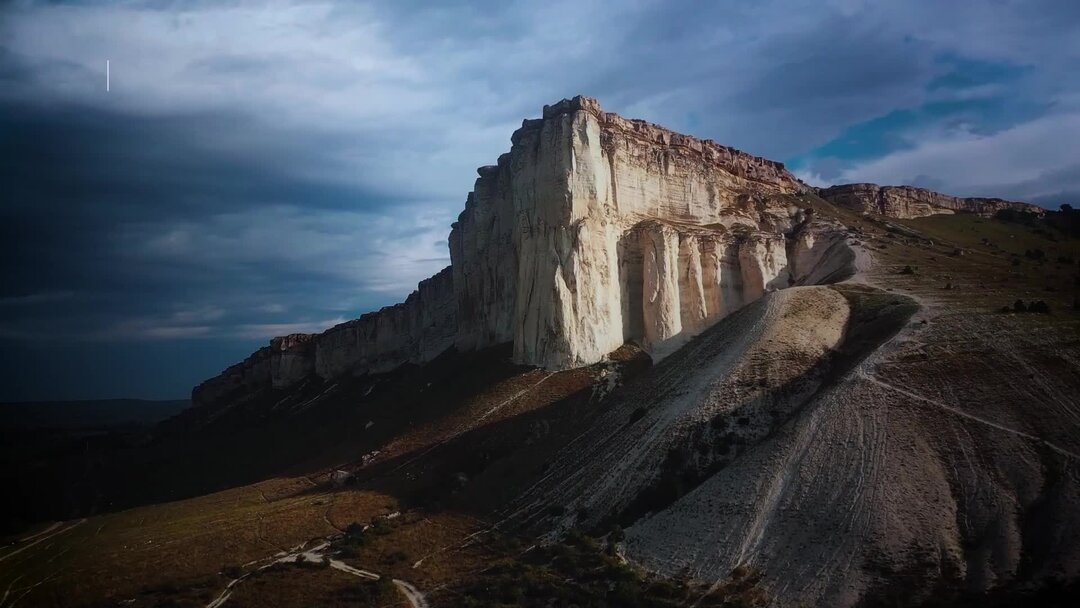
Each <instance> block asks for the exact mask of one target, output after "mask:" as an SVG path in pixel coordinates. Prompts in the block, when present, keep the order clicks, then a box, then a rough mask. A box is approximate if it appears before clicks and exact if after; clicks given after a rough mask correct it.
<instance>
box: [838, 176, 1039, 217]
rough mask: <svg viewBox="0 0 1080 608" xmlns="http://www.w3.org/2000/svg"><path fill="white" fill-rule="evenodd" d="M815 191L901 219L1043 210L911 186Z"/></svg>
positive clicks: (852, 206) (840, 202) (848, 205)
mask: <svg viewBox="0 0 1080 608" xmlns="http://www.w3.org/2000/svg"><path fill="white" fill-rule="evenodd" d="M817 194H818V196H820V197H821V198H823V199H825V200H827V201H829V202H831V203H833V204H836V205H838V206H840V207H846V208H848V209H854V210H855V211H869V212H873V213H880V214H881V215H887V216H889V217H895V218H901V219H904V218H913V217H923V216H927V215H936V214H943V213H946V214H947V213H955V212H960V213H976V214H978V215H984V216H991V215H994V214H995V213H997V212H998V211H1001V210H1003V209H1013V210H1016V211H1025V212H1031V213H1038V214H1042V213H1043V212H1044V211H1043V209H1042V208H1041V207H1038V206H1036V205H1031V204H1028V203H1018V202H1015V201H1007V200H1003V199H1000V198H978V197H974V198H960V197H956V196H949V195H947V194H941V193H938V192H933V191H931V190H926V189H925V188H915V187H913V186H878V185H877V184H843V185H839V186H832V187H829V188H820V189H818V190H817Z"/></svg>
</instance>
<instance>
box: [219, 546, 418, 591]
mask: <svg viewBox="0 0 1080 608" xmlns="http://www.w3.org/2000/svg"><path fill="white" fill-rule="evenodd" d="M329 547H330V541H329V540H324V541H322V542H321V543H319V544H318V545H315V546H314V547H312V548H310V549H306V550H305V549H303V545H301V546H300V547H298V548H296V549H295V550H293V551H292V552H290V553H288V554H286V555H281V554H280V553H279V554H276V555H274V556H272V557H269V558H266V559H267V560H268V561H267V563H266V564H263V565H262V566H260V567H258V568H256V569H255V570H252V571H251V572H248V573H246V574H244V575H243V576H241V577H239V578H235V579H233V580H231V581H229V584H228V585H226V586H225V589H224V590H222V592H221V594H220V595H218V596H217V597H216V598H214V600H213V601H212V602H210V603H209V604H207V605H206V608H219V607H220V606H222V605H224V604H225V602H227V601H228V600H229V597H231V596H232V593H233V588H234V587H236V585H238V584H239V583H240V582H241V581H243V580H244V579H246V578H247V577H249V576H251V575H252V574H254V573H255V572H258V571H260V570H265V569H267V568H269V567H270V566H273V565H274V564H290V563H296V562H297V561H299V560H301V559H302V560H303V561H305V562H310V563H317V564H319V563H323V562H326V563H327V564H328V565H329V566H330V567H331V568H333V569H334V570H338V571H340V572H344V573H346V574H349V575H352V576H355V577H358V578H362V579H365V580H369V581H377V580H379V579H381V578H382V575H380V574H378V573H375V572H371V571H370V570H363V569H361V568H356V567H354V566H350V565H349V564H346V563H345V562H343V561H341V560H337V559H333V558H331V557H329V556H328V555H326V554H325V553H324V552H325V551H326V550H327V549H328V548H329ZM391 582H392V583H394V586H395V587H397V589H398V591H400V592H401V594H402V595H404V596H405V598H406V599H407V600H408V601H409V605H411V606H412V608H430V604H429V603H428V601H427V597H426V596H424V594H423V593H422V592H421V591H420V590H419V589H417V588H416V586H414V585H413V584H412V583H410V582H408V581H403V580H400V579H396V578H395V579H391Z"/></svg>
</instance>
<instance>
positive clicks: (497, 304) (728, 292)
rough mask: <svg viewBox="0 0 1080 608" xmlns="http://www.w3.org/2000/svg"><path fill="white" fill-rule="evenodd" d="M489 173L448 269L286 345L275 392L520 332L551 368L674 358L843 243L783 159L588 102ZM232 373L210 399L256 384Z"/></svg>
mask: <svg viewBox="0 0 1080 608" xmlns="http://www.w3.org/2000/svg"><path fill="white" fill-rule="evenodd" d="M477 172H478V174H479V177H478V178H477V180H476V183H475V186H474V188H473V192H472V193H470V194H469V196H468V198H467V199H466V202H465V209H464V211H462V213H461V215H460V216H459V217H458V220H457V222H455V223H454V225H453V226H452V229H451V232H450V238H449V247H450V257H451V265H450V267H449V268H446V269H444V270H443V271H442V272H440V273H439V274H437V275H435V276H434V277H432V278H430V279H427V280H426V281H423V282H421V283H420V286H419V288H418V290H417V291H416V292H414V293H413V294H412V295H410V296H409V298H408V299H407V300H406V301H405V302H404V303H402V304H398V305H395V306H390V307H387V308H384V309H382V310H380V311H378V312H374V313H369V314H366V315H363V316H361V317H360V318H359V319H356V320H354V321H350V322H347V323H344V324H342V325H339V326H336V327H333V328H331V329H329V330H327V331H325V332H323V333H322V334H318V335H312V336H287V337H285V338H276V339H275V340H274V341H273V342H272V344H271V347H270V348H269V349H267V350H268V353H267V354H266V359H267V362H266V364H265V365H266V368H267V371H266V373H265V374H264V375H265V376H266V378H265V382H266V384H267V385H270V386H273V387H276V388H283V387H287V386H290V385H292V384H295V383H296V382H299V381H300V380H302V379H304V378H306V377H309V376H312V375H315V376H318V377H321V378H324V379H329V378H334V377H337V376H341V375H345V374H360V373H373V372H382V371H387V370H390V369H392V368H394V367H396V366H398V365H401V364H402V363H421V362H425V361H428V360H430V359H432V358H434V357H435V356H437V355H438V354H439V353H441V352H443V351H445V350H446V349H448V348H451V347H454V348H456V349H458V350H459V351H465V350H473V349H478V348H483V347H486V346H491V345H495V344H500V343H506V342H513V345H514V348H513V352H514V358H515V360H517V361H518V362H520V363H525V364H530V365H537V366H544V367H549V368H565V367H573V366H578V365H585V364H589V363H593V362H596V361H598V360H600V359H601V358H603V357H604V356H606V355H607V354H608V353H610V352H611V351H613V350H615V349H616V348H618V347H619V346H621V345H622V344H623V343H625V342H626V341H629V340H633V341H637V342H639V343H640V344H642V345H643V346H644V347H645V348H646V349H648V350H649V351H650V352H651V353H652V354H653V355H654V357H655V358H659V357H663V356H665V355H666V354H668V353H670V352H671V351H672V350H674V349H676V348H678V346H680V345H681V344H683V343H684V342H685V341H686V340H687V339H689V338H690V337H691V336H693V335H695V334H697V333H699V332H701V331H703V330H704V329H706V328H707V327H709V326H710V325H711V324H713V323H715V322H716V321H717V320H719V319H720V318H722V317H723V316H725V315H727V314H729V313H730V312H732V311H734V310H735V309H737V308H739V307H741V306H743V305H744V304H746V303H748V302H750V301H752V300H754V299H756V298H758V297H760V296H761V295H762V294H764V293H765V292H766V291H770V290H773V289H781V288H784V287H787V286H788V285H791V284H794V283H795V282H797V281H800V280H803V281H808V280H810V279H812V278H815V277H818V276H826V275H828V273H822V272H818V273H817V274H815V273H814V271H813V268H809V267H815V266H820V265H821V264H822V260H824V259H825V257H827V256H826V255H824V254H823V253H822V252H826V251H831V250H830V249H829V248H830V247H839V246H843V242H842V241H843V238H842V235H839V233H838V232H836V231H835V230H833V229H831V228H830V227H828V226H820V225H816V224H815V225H813V226H811V225H810V222H807V221H805V220H806V218H805V216H804V212H803V210H801V209H799V208H798V207H797V206H791V203H792V201H793V200H795V199H794V198H793V197H792V196H790V195H798V194H801V193H804V192H806V191H807V187H806V186H805V185H803V184H802V183H801V182H799V181H798V180H796V179H795V178H794V177H793V176H792V175H791V174H790V173H788V172H787V171H786V170H785V169H784V167H783V165H781V164H779V163H776V162H773V161H769V160H766V159H763V158H758V157H755V156H751V155H748V154H745V153H743V152H740V151H738V150H734V149H731V148H727V147H724V146H720V145H717V144H716V143H714V142H712V141H702V140H699V139H695V138H693V137H688V136H685V135H680V134H678V133H674V132H672V131H669V130H667V129H664V128H662V127H658V126H656V125H652V124H649V123H646V122H643V121H639V120H627V119H624V118H621V117H619V116H617V115H615V114H611V113H607V112H604V111H602V110H601V109H600V106H599V104H597V102H596V101H595V100H592V99H589V98H585V97H575V98H574V99H570V100H563V101H561V102H559V103H557V104H555V105H552V106H545V107H544V112H543V117H542V118H540V119H534V120H526V121H524V122H523V124H522V126H521V128H520V129H518V130H517V131H515V132H514V134H513V135H512V137H511V149H510V152H509V153H507V154H503V155H502V156H500V157H499V159H498V162H497V164H495V165H491V166H486V167H481V168H480V169H478V170H477ZM811 233H813V234H814V235H816V236H807V235H810V234H811ZM800 239H801V240H800ZM789 251H790V252H794V253H795V258H794V259H789V258H790V257H791V255H790V254H789ZM796 262H797V263H798V265H799V267H800V268H799V272H796V270H795V267H794V264H795V263H796ZM804 266H807V268H803V267H804ZM797 275H798V276H797ZM234 367H235V366H234ZM232 369H233V368H230V370H232ZM230 370H226V373H225V374H223V376H222V377H219V378H215V379H212V380H209V381H207V382H206V383H204V384H203V385H201V386H200V387H198V388H197V389H196V391H195V395H197V396H196V397H194V399H195V402H196V403H197V404H199V403H207V402H212V401H214V400H216V399H219V398H221V396H222V395H224V394H225V392H223V390H221V389H220V388H215V387H230V386H233V385H236V384H238V383H239V384H240V385H245V386H246V384H244V383H245V382H248V383H250V382H255V383H257V382H256V381H255V380H251V381H248V380H246V379H243V380H241V379H238V377H237V374H236V373H235V372H230ZM260 370H261V368H260ZM259 373H260V374H262V373H263V372H261V371H260V372H259ZM226 376H228V378H229V379H228V380H226V379H225V377H226ZM241 376H243V375H242V374H241ZM243 377H244V378H246V376H243ZM259 377H260V378H262V376H259Z"/></svg>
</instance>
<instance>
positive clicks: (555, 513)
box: [547, 505, 566, 517]
mask: <svg viewBox="0 0 1080 608" xmlns="http://www.w3.org/2000/svg"><path fill="white" fill-rule="evenodd" d="M547 514H548V515H550V516H552V517H562V516H563V515H565V514H566V507H564V506H562V505H548V508H547Z"/></svg>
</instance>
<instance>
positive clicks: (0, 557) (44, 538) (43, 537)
mask: <svg viewBox="0 0 1080 608" xmlns="http://www.w3.org/2000/svg"><path fill="white" fill-rule="evenodd" d="M84 522H86V520H85V519H79V520H76V521H75V523H73V524H71V525H70V526H67V527H62V528H60V529H58V530H57V529H56V526H58V525H59V524H53V526H51V527H49V528H48V529H46V530H44V531H42V532H40V533H38V534H35V535H33V536H27V537H26V538H24V539H23V540H28V539H31V538H36V539H37V540H35V541H34V542H31V543H27V544H25V545H23V546H21V547H19V548H18V549H15V550H14V551H12V552H11V553H5V554H4V555H0V562H2V561H4V560H5V559H7V558H9V557H13V556H15V555H18V554H19V553H22V552H23V551H26V550H27V549H29V548H30V547H33V546H34V545H36V544H38V543H40V542H44V541H47V540H49V539H50V538H52V537H54V536H57V535H59V534H63V533H64V532H68V531H70V530H72V529H74V528H76V527H78V526H79V525H80V524H82V523H84ZM50 530H55V531H54V532H52V533H50V534H46V532H49V531H50Z"/></svg>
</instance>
